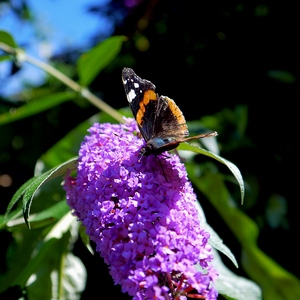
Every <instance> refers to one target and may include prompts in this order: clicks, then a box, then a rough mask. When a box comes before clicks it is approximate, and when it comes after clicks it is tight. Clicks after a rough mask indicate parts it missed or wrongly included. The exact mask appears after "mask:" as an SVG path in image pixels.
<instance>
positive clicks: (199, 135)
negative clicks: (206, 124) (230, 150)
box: [183, 131, 218, 142]
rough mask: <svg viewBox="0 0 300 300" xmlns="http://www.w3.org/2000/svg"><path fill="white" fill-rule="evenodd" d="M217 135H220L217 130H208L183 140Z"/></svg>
mask: <svg viewBox="0 0 300 300" xmlns="http://www.w3.org/2000/svg"><path fill="white" fill-rule="evenodd" d="M217 135H218V133H217V132H216V131H213V132H208V133H203V134H198V135H195V136H191V137H188V138H185V139H184V140H183V141H184V142H186V141H190V140H195V139H204V138H208V137H214V136H217Z"/></svg>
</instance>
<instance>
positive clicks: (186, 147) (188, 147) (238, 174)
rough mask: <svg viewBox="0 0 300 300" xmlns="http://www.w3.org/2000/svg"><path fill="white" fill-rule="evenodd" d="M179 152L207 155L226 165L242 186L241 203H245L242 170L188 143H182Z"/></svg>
mask: <svg viewBox="0 0 300 300" xmlns="http://www.w3.org/2000/svg"><path fill="white" fill-rule="evenodd" d="M178 150H189V151H193V152H196V153H199V154H202V155H206V156H209V157H211V158H214V159H215V160H217V161H219V162H221V163H222V164H224V165H226V166H227V167H228V168H229V170H230V171H231V172H232V174H233V175H234V177H235V178H236V180H237V182H238V184H239V186H240V191H241V203H242V204H243V203H244V195H245V185H244V180H243V177H242V174H241V172H240V170H239V169H238V168H237V167H236V165H234V164H233V163H231V162H230V161H228V160H227V159H225V158H223V157H221V156H219V155H217V154H215V153H213V152H211V151H208V150H205V149H203V148H200V147H197V146H194V145H191V144H188V143H181V144H180V145H179V147H178Z"/></svg>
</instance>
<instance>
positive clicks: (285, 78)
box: [268, 70, 296, 84]
mask: <svg viewBox="0 0 300 300" xmlns="http://www.w3.org/2000/svg"><path fill="white" fill-rule="evenodd" d="M268 76H269V77H271V78H273V79H276V80H278V81H281V82H283V83H288V84H292V83H294V82H295V81H296V78H295V76H294V75H293V74H292V73H290V72H288V71H284V70H270V71H269V72H268Z"/></svg>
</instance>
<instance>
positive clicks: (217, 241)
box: [196, 202, 238, 268]
mask: <svg viewBox="0 0 300 300" xmlns="http://www.w3.org/2000/svg"><path fill="white" fill-rule="evenodd" d="M196 207H197V210H198V216H199V218H200V222H201V228H204V229H205V230H206V231H207V232H209V234H210V238H209V240H208V243H209V244H210V245H211V246H212V247H213V248H215V249H216V250H218V251H220V252H221V253H223V254H224V255H226V256H227V257H228V258H229V259H230V260H231V261H232V262H233V264H234V265H235V266H236V267H237V268H238V263H237V261H236V259H235V257H234V255H233V253H232V252H231V251H230V249H229V248H228V247H227V246H226V245H225V244H224V243H223V240H222V239H221V238H220V237H219V235H218V234H217V233H216V232H215V231H214V230H213V229H212V228H211V227H210V226H209V225H208V224H207V222H206V219H205V215H204V212H203V209H202V207H201V205H200V203H199V202H196Z"/></svg>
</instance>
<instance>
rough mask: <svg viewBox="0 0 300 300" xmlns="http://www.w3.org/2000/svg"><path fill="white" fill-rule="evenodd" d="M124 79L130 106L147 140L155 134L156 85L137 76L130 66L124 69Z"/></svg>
mask: <svg viewBox="0 0 300 300" xmlns="http://www.w3.org/2000/svg"><path fill="white" fill-rule="evenodd" d="M122 80H123V84H124V88H125V93H126V96H127V100H128V102H129V106H130V108H131V110H132V113H133V115H134V118H135V119H136V122H137V124H138V126H139V129H140V132H141V134H142V136H143V138H144V139H145V140H146V142H147V141H148V140H149V139H150V138H151V136H152V135H153V127H154V126H155V125H154V122H153V120H154V119H155V115H156V111H157V105H158V101H157V100H158V96H157V94H156V93H155V85H154V84H153V83H152V82H150V81H148V80H146V79H142V78H140V77H139V76H137V75H136V74H135V73H134V71H133V70H132V69H130V68H124V69H123V71H122Z"/></svg>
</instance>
